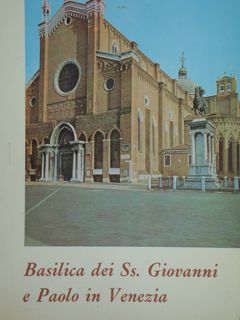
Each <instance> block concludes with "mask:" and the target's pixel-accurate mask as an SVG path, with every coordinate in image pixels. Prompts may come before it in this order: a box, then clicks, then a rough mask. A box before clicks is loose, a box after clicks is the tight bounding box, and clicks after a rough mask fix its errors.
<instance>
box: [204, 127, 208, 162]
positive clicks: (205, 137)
mask: <svg viewBox="0 0 240 320" xmlns="http://www.w3.org/2000/svg"><path fill="white" fill-rule="evenodd" d="M203 148H204V160H205V162H207V158H208V157H207V133H206V132H204V133H203Z"/></svg>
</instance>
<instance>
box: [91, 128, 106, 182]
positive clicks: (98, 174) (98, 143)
mask: <svg viewBox="0 0 240 320" xmlns="http://www.w3.org/2000/svg"><path fill="white" fill-rule="evenodd" d="M103 139H104V136H103V134H102V133H101V132H100V131H97V132H96V133H95V136H94V172H93V178H94V182H102V181H103Z"/></svg>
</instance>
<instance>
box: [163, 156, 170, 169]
mask: <svg viewBox="0 0 240 320" xmlns="http://www.w3.org/2000/svg"><path fill="white" fill-rule="evenodd" d="M164 167H171V156H170V155H165V156H164Z"/></svg>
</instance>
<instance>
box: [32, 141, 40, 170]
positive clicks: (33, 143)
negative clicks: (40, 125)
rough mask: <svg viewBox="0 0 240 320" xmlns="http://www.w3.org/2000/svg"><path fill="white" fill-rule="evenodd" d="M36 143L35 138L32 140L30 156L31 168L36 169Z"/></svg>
mask: <svg viewBox="0 0 240 320" xmlns="http://www.w3.org/2000/svg"><path fill="white" fill-rule="evenodd" d="M37 146H38V143H37V141H36V140H35V139H33V140H32V156H31V169H37V157H38V148H37Z"/></svg>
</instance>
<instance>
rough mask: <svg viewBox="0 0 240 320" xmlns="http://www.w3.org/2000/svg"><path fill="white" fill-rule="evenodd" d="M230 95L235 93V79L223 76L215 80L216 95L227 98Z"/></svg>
mask: <svg viewBox="0 0 240 320" xmlns="http://www.w3.org/2000/svg"><path fill="white" fill-rule="evenodd" d="M232 93H237V81H236V78H235V77H230V76H227V75H226V74H225V75H224V76H223V77H222V78H220V79H218V80H217V95H218V96H227V95H230V94H232Z"/></svg>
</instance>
